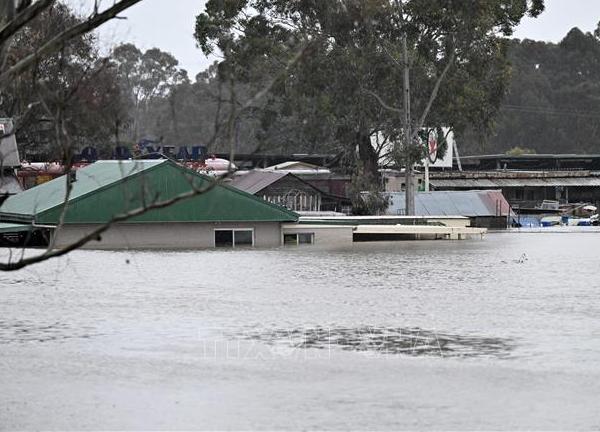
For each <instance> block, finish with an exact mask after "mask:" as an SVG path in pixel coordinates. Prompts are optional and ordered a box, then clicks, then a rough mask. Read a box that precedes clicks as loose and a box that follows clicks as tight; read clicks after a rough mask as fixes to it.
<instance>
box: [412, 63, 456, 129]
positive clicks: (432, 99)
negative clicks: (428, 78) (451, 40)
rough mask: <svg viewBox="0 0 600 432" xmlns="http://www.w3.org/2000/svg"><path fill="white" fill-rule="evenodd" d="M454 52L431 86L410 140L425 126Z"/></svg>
mask: <svg viewBox="0 0 600 432" xmlns="http://www.w3.org/2000/svg"><path fill="white" fill-rule="evenodd" d="M455 55H456V54H455V51H452V54H450V57H449V58H448V62H447V63H446V66H444V70H443V71H442V73H441V74H440V75H439V76H438V78H437V80H436V82H435V85H434V86H433V90H432V91H431V94H430V95H429V100H428V101H427V105H426V106H425V109H424V110H423V112H422V113H421V117H420V118H419V122H418V123H417V127H416V128H414V131H413V133H412V138H413V139H414V138H415V137H416V136H417V134H418V133H419V130H421V128H422V127H423V125H424V124H425V120H426V119H427V115H428V114H429V111H430V110H431V107H432V106H433V102H435V99H436V98H437V94H438V92H439V90H440V86H441V84H442V81H444V78H445V77H446V74H447V73H448V70H449V69H450V66H452V64H453V63H454V57H455Z"/></svg>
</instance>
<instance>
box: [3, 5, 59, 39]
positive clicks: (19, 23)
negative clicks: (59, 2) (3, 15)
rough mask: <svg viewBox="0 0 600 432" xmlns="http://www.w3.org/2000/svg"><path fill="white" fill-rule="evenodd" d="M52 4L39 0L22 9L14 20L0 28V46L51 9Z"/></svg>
mask: <svg viewBox="0 0 600 432" xmlns="http://www.w3.org/2000/svg"><path fill="white" fill-rule="evenodd" d="M54 3H56V0H39V1H36V2H35V3H32V4H31V5H29V6H27V7H26V8H24V9H22V11H21V12H20V13H19V14H18V15H17V16H16V17H14V19H11V20H9V22H7V23H6V24H5V25H4V26H3V27H2V28H0V45H2V44H4V43H6V41H8V39H10V37H11V36H13V35H14V34H15V33H17V32H18V31H19V30H20V29H22V28H23V27H24V26H26V25H27V24H28V23H29V22H31V21H32V20H34V19H35V18H36V17H37V16H38V15H40V14H41V13H42V12H44V11H45V10H46V9H48V8H49V7H51V6H52V5H53V4H54Z"/></svg>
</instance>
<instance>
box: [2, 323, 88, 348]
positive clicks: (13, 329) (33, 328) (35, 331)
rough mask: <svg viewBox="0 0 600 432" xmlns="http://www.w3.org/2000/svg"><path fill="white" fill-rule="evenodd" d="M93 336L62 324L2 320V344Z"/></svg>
mask: <svg viewBox="0 0 600 432" xmlns="http://www.w3.org/2000/svg"><path fill="white" fill-rule="evenodd" d="M91 336H92V335H91V334H90V333H89V332H87V331H86V329H79V330H76V329H73V328H71V327H70V326H68V325H67V324H64V323H61V322H54V323H48V324H42V323H35V322H32V321H10V322H9V321H2V320H0V344H9V343H24V342H50V341H61V340H66V339H74V338H83V339H87V338H89V337H91Z"/></svg>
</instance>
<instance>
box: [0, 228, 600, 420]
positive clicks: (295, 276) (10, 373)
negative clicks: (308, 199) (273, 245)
mask: <svg viewBox="0 0 600 432" xmlns="http://www.w3.org/2000/svg"><path fill="white" fill-rule="evenodd" d="M0 254H4V255H3V256H4V257H6V251H4V252H0ZM599 407H600V234H594V233H548V234H537V233H536V234H523V233H521V234H515V233H502V234H489V235H488V236H487V237H486V239H485V240H483V241H480V240H473V241H459V242H452V241H431V242H426V241H423V242H395V243H370V244H368V243H361V244H355V245H354V246H353V247H352V248H350V249H342V250H318V249H312V248H310V247H307V248H295V249H294V248H293V249H280V250H236V251H225V250H216V251H215V250H210V251H194V252H133V251H132V252H95V251H77V252H75V253H72V254H71V255H69V256H68V257H66V258H63V259H59V260H55V261H51V262H46V263H44V264H41V265H38V266H35V267H31V268H29V269H26V270H23V271H20V272H17V273H1V274H0V429H3V430H15V429H18V430H33V429H35V430H38V429H68V430H92V429H94V430H96V429H104V430H107V429H109V430H114V429H119V430H124V429H125V430H139V429H144V430H148V429H152V430H158V429H245V430H248V429H270V430H272V429H294V430H296V429H344V430H346V429H378V430H382V429H455V430H456V429H459V430H463V429H544V430H548V429H599V428H600V409H598V408H599Z"/></svg>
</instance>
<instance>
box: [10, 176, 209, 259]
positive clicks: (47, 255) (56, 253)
mask: <svg viewBox="0 0 600 432" xmlns="http://www.w3.org/2000/svg"><path fill="white" fill-rule="evenodd" d="M218 184H220V181H219V180H218V179H216V180H214V181H212V182H211V184H210V185H208V186H207V187H205V188H197V187H195V186H194V187H193V188H192V190H190V191H188V192H185V193H182V194H179V195H177V196H175V197H173V198H171V199H168V200H163V201H156V202H154V203H152V204H149V205H147V206H142V207H139V208H137V209H134V210H131V211H129V212H126V213H123V214H120V215H117V216H115V217H113V218H112V219H111V220H110V221H108V222H107V223H105V224H102V225H100V226H99V227H98V228H96V229H94V230H93V231H91V232H90V233H89V234H87V235H85V236H83V237H81V238H80V239H79V240H77V241H75V242H73V243H71V244H69V245H67V246H65V247H64V248H60V249H54V250H47V251H46V252H44V253H42V254H40V255H36V256H33V257H30V258H23V259H20V260H19V261H16V262H12V263H11V262H8V263H0V270H1V271H15V270H20V269H22V268H24V267H27V266H29V265H31V264H36V263H40V262H42V261H46V260H48V259H51V258H57V257H60V256H63V255H66V254H68V253H69V252H71V251H74V250H75V249H79V248H80V247H82V246H84V245H85V244H87V243H88V242H90V241H91V240H96V239H98V238H99V236H100V234H102V233H103V232H105V231H107V230H108V229H109V228H110V227H111V226H112V225H114V224H116V223H119V222H125V221H127V220H129V219H131V218H134V217H136V216H140V215H142V214H144V213H146V212H148V211H150V210H155V209H161V208H165V207H169V206H171V205H173V204H175V203H178V202H180V201H184V200H187V199H190V198H192V197H195V196H197V195H200V194H203V193H207V192H209V191H210V190H212V189H213V188H214V187H215V186H217V185H218Z"/></svg>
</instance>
